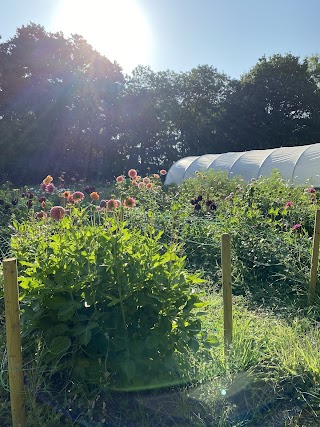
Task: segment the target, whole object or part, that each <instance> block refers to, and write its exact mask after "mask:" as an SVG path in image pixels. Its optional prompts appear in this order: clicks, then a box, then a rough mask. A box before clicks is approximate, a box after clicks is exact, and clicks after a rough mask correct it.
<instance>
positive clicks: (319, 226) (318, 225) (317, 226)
mask: <svg viewBox="0 0 320 427" xmlns="http://www.w3.org/2000/svg"><path fill="white" fill-rule="evenodd" d="M319 241H320V209H317V211H316V216H315V221H314V231H313V243H312V258H311V274H310V284H309V293H308V299H309V303H311V302H312V301H313V300H314V298H315V296H316V285H317V277H318V261H319Z"/></svg>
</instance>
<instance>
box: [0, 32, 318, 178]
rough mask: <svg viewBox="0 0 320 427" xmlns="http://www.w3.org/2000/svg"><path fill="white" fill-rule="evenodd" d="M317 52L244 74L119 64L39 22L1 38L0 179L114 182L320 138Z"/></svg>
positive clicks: (264, 62)
mask: <svg viewBox="0 0 320 427" xmlns="http://www.w3.org/2000/svg"><path fill="white" fill-rule="evenodd" d="M319 69H320V66H319V58H318V56H313V57H310V58H305V59H304V60H302V61H301V60H300V59H299V58H298V57H295V56H293V55H291V54H287V55H274V56H272V57H270V58H265V57H262V58H261V59H259V61H258V63H257V64H256V65H255V66H254V67H253V68H252V70H251V71H250V72H248V73H246V74H245V75H244V76H243V77H242V78H241V79H240V80H239V81H236V80H232V79H230V78H229V77H228V76H226V75H225V74H223V73H220V72H219V71H218V70H217V69H215V68H214V67H213V66H209V65H200V66H198V67H197V68H194V69H192V70H191V71H188V72H181V73H176V72H173V71H161V72H154V71H152V70H151V69H150V68H149V67H144V66H139V67H137V68H136V69H135V70H134V71H133V73H132V75H131V76H124V75H123V73H122V71H121V68H120V66H119V65H117V64H116V63H111V62H110V61H109V60H108V59H107V58H105V57H103V56H101V55H100V54H99V53H98V52H96V51H95V50H93V48H92V47H91V46H90V45H88V44H87V42H86V41H85V40H84V39H83V38H82V37H80V36H72V37H70V38H65V37H64V36H63V34H62V33H49V32H47V31H45V29H44V28H43V27H41V26H39V25H35V24H29V25H27V26H23V27H21V28H19V29H18V30H17V32H16V34H15V36H14V37H12V38H11V39H9V40H8V41H6V42H2V43H0V151H1V157H0V179H1V180H2V181H3V180H7V179H9V180H10V181H11V182H14V183H15V184H24V183H25V182H28V183H30V182H34V181H35V180H36V179H38V180H39V181H40V179H41V178H42V176H44V175H45V174H46V172H47V170H48V169H49V168H50V170H51V172H52V173H53V174H54V175H55V176H58V175H59V174H60V173H62V172H66V178H67V179H69V180H70V178H87V179H88V180H91V181H92V180H95V181H96V180H100V181H102V182H105V180H112V179H113V178H114V176H116V175H119V174H120V173H122V172H123V171H124V170H125V169H127V168H129V167H136V168H139V169H140V172H141V173H143V174H145V173H147V171H148V167H151V168H154V167H157V168H158V167H162V166H164V167H166V168H168V167H169V166H170V165H171V164H172V162H173V161H176V160H178V159H179V158H181V157H184V156H187V155H198V154H205V153H210V152H211V153H221V152H227V151H242V150H248V149H253V148H255V149H257V148H272V147H278V146H290V145H303V144H306V143H314V142H318V128H319V123H320V115H319V114H320V113H319V111H320V108H319V103H320V98H319V96H320V92H319Z"/></svg>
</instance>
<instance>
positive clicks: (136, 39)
mask: <svg viewBox="0 0 320 427" xmlns="http://www.w3.org/2000/svg"><path fill="white" fill-rule="evenodd" d="M52 27H53V28H54V30H55V31H63V33H64V34H65V36H69V35H70V34H75V33H77V34H80V35H81V36H83V37H84V38H85V39H86V40H87V41H88V43H90V44H91V45H92V46H93V47H94V48H95V49H96V50H97V51H99V52H100V53H101V54H103V55H105V56H106V57H107V58H108V59H110V60H111V61H117V62H118V64H119V65H120V66H121V67H122V68H123V70H124V71H125V72H128V73H129V72H131V71H132V69H133V68H134V67H136V66H137V65H139V64H143V65H148V63H149V62H150V60H149V59H150V55H151V49H152V31H151V28H150V25H149V23H148V20H147V18H146V15H145V14H144V12H143V10H142V9H141V7H140V6H139V4H138V3H137V1H136V0H61V1H60V2H59V4H58V6H57V10H56V14H55V16H54V19H53V22H52Z"/></svg>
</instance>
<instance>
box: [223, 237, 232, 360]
mask: <svg viewBox="0 0 320 427" xmlns="http://www.w3.org/2000/svg"><path fill="white" fill-rule="evenodd" d="M221 262H222V289H223V321H224V346H225V354H226V353H227V351H228V348H229V346H230V344H231V343H232V290H231V246H230V236H229V234H226V233H225V234H223V235H222V238H221Z"/></svg>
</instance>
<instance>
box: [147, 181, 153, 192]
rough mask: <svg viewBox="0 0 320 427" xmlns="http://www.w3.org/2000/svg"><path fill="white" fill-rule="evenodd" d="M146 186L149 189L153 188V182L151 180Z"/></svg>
mask: <svg viewBox="0 0 320 427" xmlns="http://www.w3.org/2000/svg"><path fill="white" fill-rule="evenodd" d="M146 188H147V189H148V190H151V188H152V184H151V182H149V183H148V184H147V185H146Z"/></svg>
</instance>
